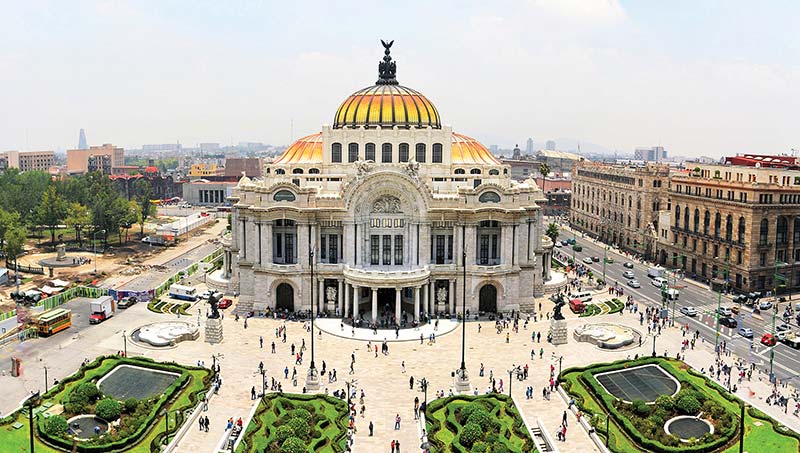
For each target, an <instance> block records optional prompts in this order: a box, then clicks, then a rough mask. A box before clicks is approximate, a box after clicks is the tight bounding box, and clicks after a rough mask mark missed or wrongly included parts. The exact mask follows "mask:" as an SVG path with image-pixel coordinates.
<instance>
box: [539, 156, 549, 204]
mask: <svg viewBox="0 0 800 453" xmlns="http://www.w3.org/2000/svg"><path fill="white" fill-rule="evenodd" d="M539 173H541V175H542V192H544V194H545V197H546V196H547V192H546V191H545V190H544V183H545V178H547V175H549V174H550V166H549V165H547V164H546V163H545V162H542V163H541V164H539Z"/></svg>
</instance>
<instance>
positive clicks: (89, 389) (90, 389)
mask: <svg viewBox="0 0 800 453" xmlns="http://www.w3.org/2000/svg"><path fill="white" fill-rule="evenodd" d="M72 393H73V394H77V395H82V396H83V397H85V398H86V401H88V402H89V404H92V403H94V402H95V401H97V398H100V390H98V389H97V386H96V385H94V384H93V383H91V382H84V383H82V384H80V385H79V386H77V387H76V388H75V390H73V391H72Z"/></svg>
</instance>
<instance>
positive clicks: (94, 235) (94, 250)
mask: <svg viewBox="0 0 800 453" xmlns="http://www.w3.org/2000/svg"><path fill="white" fill-rule="evenodd" d="M98 233H100V234H106V230H100V231H95V232H94V233H92V253H93V254H94V273H95V274H97V234H98Z"/></svg>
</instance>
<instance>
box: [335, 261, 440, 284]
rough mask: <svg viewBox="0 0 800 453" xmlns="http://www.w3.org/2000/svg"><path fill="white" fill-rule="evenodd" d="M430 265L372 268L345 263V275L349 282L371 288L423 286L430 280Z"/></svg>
mask: <svg viewBox="0 0 800 453" xmlns="http://www.w3.org/2000/svg"><path fill="white" fill-rule="evenodd" d="M430 276H431V271H430V269H429V268H428V266H425V267H421V268H417V269H402V270H396V271H394V270H370V269H360V268H357V267H350V266H347V265H345V267H344V277H345V279H346V280H347V282H348V283H350V284H353V285H356V286H362V287H370V288H397V287H409V286H421V285H424V284H425V283H427V282H428V280H429V279H430Z"/></svg>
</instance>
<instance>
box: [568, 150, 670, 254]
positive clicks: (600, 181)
mask: <svg viewBox="0 0 800 453" xmlns="http://www.w3.org/2000/svg"><path fill="white" fill-rule="evenodd" d="M668 178H669V167H667V166H665V165H654V164H648V165H644V166H633V165H611V164H604V163H592V162H587V161H580V162H578V163H577V164H576V165H575V167H574V170H573V173H572V209H571V211H570V220H571V223H572V225H573V227H576V228H577V229H579V230H581V231H584V232H586V233H587V234H589V235H591V236H594V237H599V238H600V239H601V240H603V241H604V242H607V243H610V244H614V245H617V246H619V247H621V248H623V249H625V250H629V251H631V252H633V253H638V254H642V255H644V256H647V257H649V256H653V252H654V251H655V249H656V240H657V238H658V231H659V225H658V212H659V210H661V209H664V208H665V207H666V206H667V191H666V188H667V185H668Z"/></svg>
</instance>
